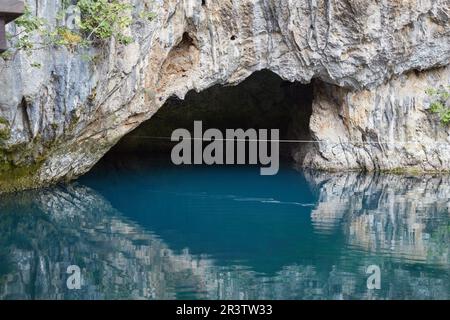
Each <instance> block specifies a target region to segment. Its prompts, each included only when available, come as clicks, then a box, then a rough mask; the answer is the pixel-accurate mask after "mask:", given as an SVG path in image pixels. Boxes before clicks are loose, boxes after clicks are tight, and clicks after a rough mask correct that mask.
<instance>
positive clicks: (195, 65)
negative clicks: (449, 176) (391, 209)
mask: <svg viewBox="0 0 450 320" xmlns="http://www.w3.org/2000/svg"><path fill="white" fill-rule="evenodd" d="M130 1H131V2H133V3H135V4H136V10H135V12H133V13H132V14H133V16H134V18H135V20H136V23H134V24H133V26H132V27H130V29H129V30H127V33H129V34H130V35H132V36H134V38H135V42H134V43H132V44H130V45H128V46H121V45H118V44H116V43H114V41H111V42H110V43H109V45H107V46H106V48H103V49H100V48H91V49H89V50H85V51H83V52H80V51H75V52H72V51H69V50H67V49H61V48H60V49H58V48H51V49H48V50H47V49H45V50H38V51H34V52H33V54H32V55H31V56H27V55H26V54H19V55H17V56H16V57H15V58H14V60H13V61H7V62H5V61H0V68H1V73H0V92H1V94H0V164H1V165H0V190H7V191H8V190H9V191H10V190H16V189H24V188H30V187H36V186H40V185H45V184H49V183H53V182H56V181H60V180H62V179H72V178H75V177H77V176H79V175H81V174H83V173H85V172H86V171H88V170H89V169H90V168H91V167H92V166H93V165H94V164H95V163H96V162H97V161H98V160H99V159H100V158H101V157H102V156H103V155H104V154H105V153H106V152H107V151H108V150H109V149H110V148H111V147H112V146H113V145H114V144H115V143H116V142H117V141H118V140H119V139H120V138H121V137H123V136H124V135H125V134H127V133H128V132H130V131H131V130H133V129H134V128H136V127H137V126H139V124H141V123H142V122H144V121H145V120H147V119H149V118H151V117H152V115H153V114H154V113H155V112H156V111H157V110H158V109H159V108H160V107H161V106H162V105H163V104H164V102H165V101H166V100H167V98H168V97H170V96H173V95H177V96H179V97H181V98H183V97H184V96H185V94H186V93H187V92H188V91H189V90H196V91H201V90H204V89H206V88H209V87H211V86H213V85H216V84H223V85H230V84H231V85H234V84H237V83H239V82H241V81H243V80H244V79H246V78H247V77H248V76H249V75H251V74H252V73H253V72H255V71H258V70H262V69H269V70H271V71H273V72H275V73H277V74H278V75H279V76H281V77H282V78H283V79H285V80H290V81H300V82H302V83H309V82H310V81H311V80H312V79H317V80H316V81H315V86H316V87H317V90H316V92H317V95H316V97H315V106H316V107H315V115H313V117H314V118H313V122H312V123H311V131H312V133H313V136H314V137H315V138H316V139H317V140H323V139H331V138H332V140H331V142H333V144H332V145H331V146H330V145H329V144H325V143H324V144H319V145H318V146H317V148H316V149H315V150H313V151H312V154H311V155H310V156H309V157H307V158H306V159H307V160H308V159H309V160H308V161H306V162H305V164H307V165H309V166H313V167H320V168H331V169H355V168H358V169H361V168H363V169H394V168H414V169H421V170H447V169H450V163H449V160H448V158H449V157H450V156H449V155H448V154H449V152H448V146H446V147H443V148H439V147H438V145H439V144H438V143H441V142H443V141H446V139H447V136H448V133H447V129H446V128H444V127H442V126H439V125H438V120H437V119H433V118H428V116H426V114H425V112H424V111H423V110H424V109H425V108H426V105H425V104H424V103H423V101H424V100H423V91H424V90H425V89H426V88H422V84H423V85H429V84H433V85H440V84H448V83H449V82H450V80H449V76H448V68H446V67H445V66H447V65H448V64H449V61H450V45H449V43H450V41H449V38H450V36H449V32H450V27H449V16H450V1H449V0H430V1H418V0H417V1H412V0H411V1H403V0H402V1H399V0H388V1H384V2H379V1H374V0H373V1H371V0H344V1H330V0H299V1H270V0H241V1H231V0H225V1H213V0H207V1H197V0H195V1H194V0H189V1H188V0H184V1H182V0H165V1H154V2H151V1H141V0H139V1H138V0H134V1H133V0H130ZM27 2H28V4H29V5H30V7H31V8H32V9H33V10H34V11H35V12H37V14H38V15H39V16H42V17H45V18H46V19H47V20H49V21H50V22H52V23H53V24H56V17H57V14H58V11H59V9H60V6H61V1H60V0H48V1H31V0H30V1H27ZM145 7H148V8H150V9H151V10H153V11H154V12H155V13H156V14H157V18H156V19H155V20H154V21H153V22H151V23H147V22H143V21H140V20H139V19H138V18H137V16H138V12H140V11H141V10H143V9H144V8H145ZM8 28H9V31H10V32H17V31H19V30H15V29H14V28H15V27H14V25H10V26H9V27H8ZM86 54H87V55H91V56H95V59H94V61H95V63H94V62H92V61H91V62H89V61H86V59H85V58H84V57H85V56H86ZM30 63H40V64H42V68H40V69H36V68H31V67H30ZM437 67H442V69H439V70H438V71H426V70H429V69H431V68H437ZM413 70H417V72H418V73H419V75H415V74H413V73H411V71H413ZM435 74H440V76H439V77H437V78H436V79H435V78H433V77H434V75H435ZM415 77H417V78H418V79H422V80H417V81H416V80H415ZM431 78H433V80H424V79H431ZM325 83H326V84H325ZM414 83H417V86H414V85H413V84H414ZM419 84H420V85H419ZM402 85H404V88H403V89H402V90H401V92H400V93H399V92H398V89H399V88H400V87H401V86H402ZM330 86H331V87H330ZM332 86H334V87H332ZM342 110H344V111H346V112H347V113H345V112H342ZM322 116H323V118H322ZM417 119H419V121H418V122H417ZM335 120H336V121H335ZM414 123H416V124H418V125H419V129H416V128H414ZM427 125H429V127H427ZM335 126H336V127H335ZM392 128H393V129H392ZM386 132H388V133H389V135H387V136H386ZM335 134H336V135H335ZM333 135H334V136H333ZM369 138H370V141H378V140H383V141H384V140H385V139H390V140H389V141H392V140H396V141H397V140H401V139H404V138H410V139H412V140H414V141H415V140H420V141H425V142H426V143H427V144H426V147H425V144H424V145H420V144H417V143H414V144H413V145H414V146H411V147H405V146H402V147H389V148H387V147H381V146H379V147H377V146H374V147H359V146H358V145H357V144H354V143H353V142H354V141H356V142H360V141H364V140H365V139H366V140H367V139H369ZM336 139H339V142H341V141H344V142H346V144H345V146H344V144H343V143H339V144H337V143H336ZM429 141H436V143H434V144H428V142H429ZM350 142H351V143H350ZM430 152H431V153H430Z"/></svg>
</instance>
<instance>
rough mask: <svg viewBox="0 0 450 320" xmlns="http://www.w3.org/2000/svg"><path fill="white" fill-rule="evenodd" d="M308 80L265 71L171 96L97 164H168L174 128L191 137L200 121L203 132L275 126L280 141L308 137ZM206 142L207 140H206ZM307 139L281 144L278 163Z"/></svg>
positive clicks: (299, 148)
mask: <svg viewBox="0 0 450 320" xmlns="http://www.w3.org/2000/svg"><path fill="white" fill-rule="evenodd" d="M312 97H313V93H312V84H309V85H304V84H301V83H299V82H288V81H284V80H282V79H281V78H280V77H279V76H278V75H276V74H275V73H273V72H271V71H268V70H263V71H259V72H256V73H254V74H253V75H252V76H250V77H249V78H247V79H246V80H245V81H243V82H242V83H240V84H239V85H237V86H220V85H216V86H213V87H211V88H209V89H206V90H204V91H202V92H200V93H197V92H194V91H191V92H189V93H188V94H187V95H186V97H185V100H180V99H178V98H176V97H173V98H170V99H169V100H168V101H167V102H166V103H165V104H164V106H163V107H161V108H160V110H159V111H158V112H157V113H156V114H155V115H154V116H153V117H152V118H151V119H150V120H148V121H146V122H144V123H142V124H141V125H140V126H139V127H138V128H137V129H135V130H134V131H132V132H130V133H129V134H127V135H126V136H125V137H123V138H122V139H121V141H120V142H119V143H118V144H117V145H116V146H115V147H113V148H112V149H111V150H110V151H109V152H108V154H107V155H106V156H105V157H104V158H103V159H102V160H101V162H100V164H99V165H105V164H111V163H115V164H117V163H118V162H119V163H120V162H122V164H124V165H129V164H130V162H132V161H133V160H136V161H137V160H139V161H142V159H145V160H146V161H147V160H149V159H152V160H155V159H158V160H162V159H164V161H168V162H170V153H171V150H172V148H173V146H174V145H175V144H176V143H175V142H171V141H170V137H171V135H172V132H173V131H174V130H176V129H178V128H185V129H188V130H189V131H190V132H191V135H192V136H193V128H194V121H202V122H203V132H204V131H205V130H207V129H209V128H216V129H219V130H221V131H222V132H223V133H225V131H226V129H244V130H246V129H252V128H253V129H256V130H258V129H279V130H280V139H281V140H306V141H310V140H311V136H310V131H309V121H310V117H311V113H312ZM207 143H208V142H205V144H207ZM294 148H295V150H296V159H297V161H298V155H299V154H302V153H305V152H299V150H300V151H301V149H302V148H303V149H306V148H308V144H305V143H286V142H284V143H280V157H281V160H282V161H290V160H292V150H293V149H294Z"/></svg>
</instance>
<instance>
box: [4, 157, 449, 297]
mask: <svg viewBox="0 0 450 320" xmlns="http://www.w3.org/2000/svg"><path fill="white" fill-rule="evenodd" d="M125 162H126V161H125ZM449 197H450V177H448V176H405V175H381V174H378V175H371V174H357V173H339V174H330V173H321V172H312V171H297V170H294V169H292V168H290V167H289V166H286V167H284V168H282V169H281V170H280V173H279V174H278V175H276V176H265V177H264V176H260V175H259V169H258V168H253V167H226V168H225V167H210V168H206V167H174V166H163V165H152V166H142V165H134V164H133V163H131V162H130V163H127V165H125V166H120V167H114V169H112V168H111V167H108V166H103V167H98V168H97V169H95V170H94V171H93V172H91V173H90V174H88V175H87V176H85V177H82V178H81V179H79V180H78V181H76V182H74V183H72V184H69V185H62V186H57V187H53V188H47V189H43V190H36V191H28V192H22V193H16V194H12V195H3V196H0V298H1V299H15V298H19V299H32V298H35V299H105V298H106V299H111V298H132V299H449V298H450V281H449V280H450V278H449V274H450V271H449V266H450V255H449V253H450V250H449V249H450V243H449V239H450V236H449V235H450V214H449V207H448V206H449ZM69 265H77V266H79V267H80V268H81V275H82V286H81V289H80V290H69V289H68V288H67V286H66V280H67V277H68V276H69V275H68V274H67V273H66V270H67V267H68V266H69ZM370 265H377V266H379V268H380V271H381V289H379V290H376V289H375V290H373V289H372V290H371V289H368V288H367V278H368V277H369V275H368V274H366V272H365V271H366V268H367V267H368V266H370Z"/></svg>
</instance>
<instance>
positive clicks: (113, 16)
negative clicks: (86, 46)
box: [77, 0, 133, 44]
mask: <svg viewBox="0 0 450 320" xmlns="http://www.w3.org/2000/svg"><path fill="white" fill-rule="evenodd" d="M77 6H78V8H79V9H80V12H81V22H80V28H81V30H83V31H84V32H85V33H86V34H87V40H88V41H90V40H92V39H98V40H105V39H109V38H111V37H115V38H116V39H117V40H118V41H119V43H122V44H129V43H130V42H132V41H133V39H132V38H131V37H128V36H125V35H124V34H123V31H124V29H126V28H128V27H129V26H130V25H131V23H132V18H131V16H130V15H128V14H127V12H128V11H129V10H131V9H132V8H133V6H132V5H130V4H127V3H123V2H121V1H120V0H79V1H78V4H77Z"/></svg>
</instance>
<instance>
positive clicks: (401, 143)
mask: <svg viewBox="0 0 450 320" xmlns="http://www.w3.org/2000/svg"><path fill="white" fill-rule="evenodd" d="M131 137H132V138H134V139H148V140H168V141H171V142H179V141H181V140H172V138H171V137H154V136H131ZM183 140H194V141H203V142H213V141H234V142H278V143H316V144H319V143H330V144H358V145H380V144H384V145H393V144H397V145H403V144H416V143H417V144H422V143H423V142H421V141H372V142H371V141H366V142H362V141H339V142H332V141H327V140H292V139H281V140H269V139H256V140H255V139H226V138H225V139H204V138H192V137H191V138H186V139H183ZM435 144H437V145H450V143H448V142H436V143H435Z"/></svg>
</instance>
